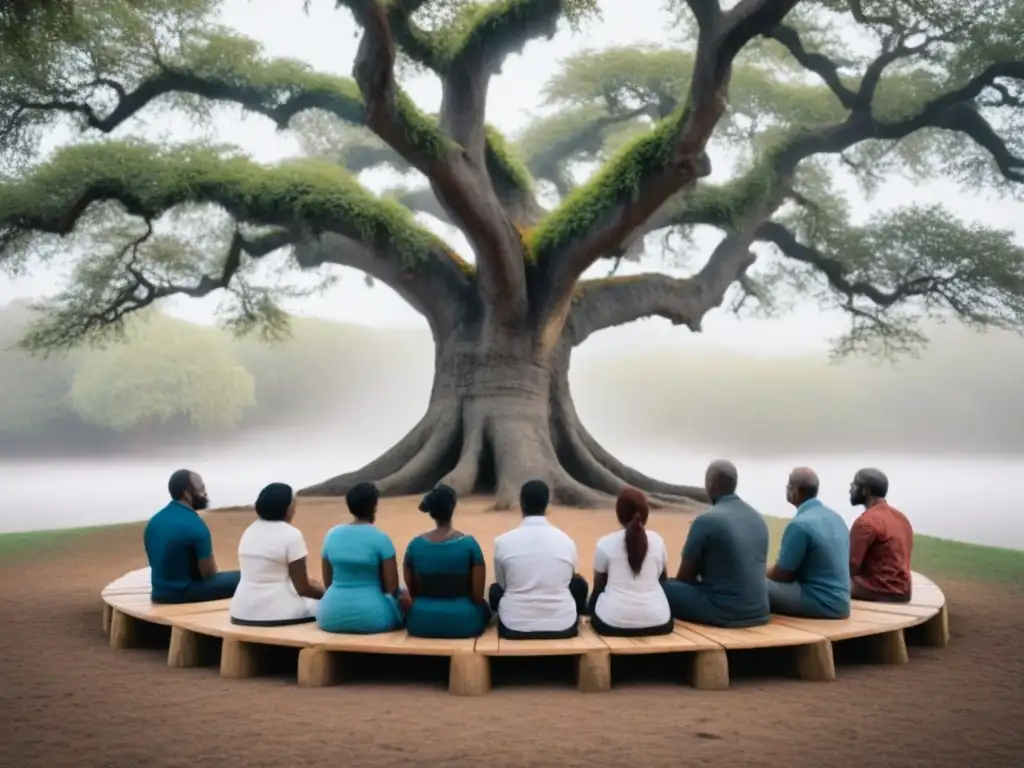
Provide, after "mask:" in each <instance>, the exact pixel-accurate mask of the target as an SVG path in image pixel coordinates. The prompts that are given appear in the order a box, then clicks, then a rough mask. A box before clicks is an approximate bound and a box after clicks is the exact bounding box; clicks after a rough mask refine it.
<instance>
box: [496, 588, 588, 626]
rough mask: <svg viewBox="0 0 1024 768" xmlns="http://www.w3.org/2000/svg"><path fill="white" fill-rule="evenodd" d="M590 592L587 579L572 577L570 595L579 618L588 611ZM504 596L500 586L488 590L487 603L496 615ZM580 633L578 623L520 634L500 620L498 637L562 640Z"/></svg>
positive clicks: (503, 590)
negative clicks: (551, 629) (556, 628)
mask: <svg viewBox="0 0 1024 768" xmlns="http://www.w3.org/2000/svg"><path fill="white" fill-rule="evenodd" d="M589 591H590V585H589V584H588V583H587V580H586V579H584V578H583V577H582V576H580V575H578V574H577V575H576V576H573V577H572V580H571V581H570V582H569V594H571V595H572V599H573V602H575V603H576V615H577V616H582V615H583V614H585V613H586V611H587V592H589ZM504 594H505V589H504V588H503V587H502V586H500V585H499V584H491V587H490V589H488V590H487V602H488V603H489V604H490V606H491V610H492V611H493V612H494V613H495V615H497V613H498V603H500V602H501V598H502V595H504ZM579 631H580V630H579V626H578V622H577V623H575V624H573V625H572V626H571V627H567V628H565V629H561V630H554V631H546V632H519V631H518V630H515V629H509V628H508V627H506V626H505V625H504V624H502V623H501V618H500V617H499V618H498V636H499V637H503V638H504V639H506V640H562V639H564V638H567V637H576V635H578V634H579Z"/></svg>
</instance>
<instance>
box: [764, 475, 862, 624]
mask: <svg viewBox="0 0 1024 768" xmlns="http://www.w3.org/2000/svg"><path fill="white" fill-rule="evenodd" d="M786 501H788V502H789V503H790V504H792V505H793V506H795V507H796V516H795V517H794V518H793V519H792V520H791V521H790V523H789V525H787V526H786V530H785V531H784V532H783V534H782V545H781V546H780V547H779V557H778V559H777V560H776V562H775V565H774V566H773V567H772V568H770V569H769V570H768V604H769V605H770V606H771V609H772V613H780V614H782V615H784V616H801V617H803V618H808V619H845V618H848V617H849V615H850V573H849V562H850V534H849V531H847V530H846V523H844V522H843V518H841V517H840V516H839V515H838V514H836V513H835V512H834V511H833V510H831V509H829V508H828V507H826V506H825V505H824V504H822V503H821V501H820V500H819V499H818V476H817V475H816V474H815V473H814V471H813V470H811V469H809V468H807V467H798V468H797V469H794V470H793V471H792V473H790V475H789V484H788V485H787V486H786Z"/></svg>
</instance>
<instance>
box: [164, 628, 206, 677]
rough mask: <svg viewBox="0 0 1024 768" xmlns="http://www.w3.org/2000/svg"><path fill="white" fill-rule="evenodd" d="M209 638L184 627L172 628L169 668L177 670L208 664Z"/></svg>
mask: <svg viewBox="0 0 1024 768" xmlns="http://www.w3.org/2000/svg"><path fill="white" fill-rule="evenodd" d="M207 642H208V641H207V638H206V637H204V636H203V635H200V634H198V633H197V632H192V631H190V630H187V629H184V628H182V627H171V644H170V646H169V647H168V648H167V666H168V667H175V668H177V669H190V668H192V667H201V666H203V665H204V664H205V663H206V654H205V651H206V647H207V646H206V643H207Z"/></svg>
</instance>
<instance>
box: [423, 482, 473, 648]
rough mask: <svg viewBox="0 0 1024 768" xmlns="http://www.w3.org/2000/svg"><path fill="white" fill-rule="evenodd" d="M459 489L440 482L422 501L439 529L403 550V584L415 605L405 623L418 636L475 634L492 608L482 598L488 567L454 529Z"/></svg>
mask: <svg viewBox="0 0 1024 768" xmlns="http://www.w3.org/2000/svg"><path fill="white" fill-rule="evenodd" d="M455 503H456V497H455V491H454V490H453V489H452V488H450V487H448V486H447V485H439V486H437V487H436V488H435V489H434V490H432V491H431V492H430V493H428V494H427V495H426V496H424V497H423V501H422V502H421V503H420V510H421V511H422V512H426V513H427V514H428V515H430V516H431V517H432V518H433V520H434V523H435V528H434V530H432V531H429V532H428V533H424V534H422V535H420V536H417V537H416V538H415V539H413V540H412V541H411V542H409V546H408V547H407V548H406V550H405V564H404V571H405V585H406V587H407V588H408V590H409V594H410V596H411V597H412V607H411V608H410V609H409V613H408V615H407V616H406V622H405V627H406V629H407V630H408V632H409V634H410V635H413V636H415V637H443V638H460V637H476V636H477V635H479V634H481V633H482V632H483V631H484V629H485V628H486V627H487V622H488V621H490V618H491V610H490V608H488V607H487V603H486V602H485V601H484V585H485V583H486V581H487V566H486V565H485V564H484V553H483V552H482V551H481V549H480V545H479V544H478V543H477V540H476V539H474V538H473V537H472V536H469V535H467V534H465V533H462V532H461V531H457V530H455V529H454V528H452V516H453V515H454V514H455Z"/></svg>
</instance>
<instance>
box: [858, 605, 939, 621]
mask: <svg viewBox="0 0 1024 768" xmlns="http://www.w3.org/2000/svg"><path fill="white" fill-rule="evenodd" d="M852 606H853V608H854V610H858V611H874V612H875V613H898V614H900V615H902V616H913V617H914V618H916V619H920V620H921V621H925V620H927V619H930V618H931V617H932V616H934V615H935V614H936V613H938V612H939V609H938V608H937V607H935V606H931V605H915V604H914V603H873V602H871V601H869V600H854V601H852Z"/></svg>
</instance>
